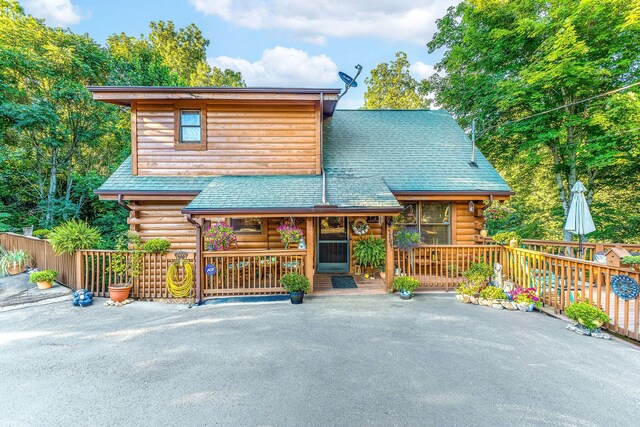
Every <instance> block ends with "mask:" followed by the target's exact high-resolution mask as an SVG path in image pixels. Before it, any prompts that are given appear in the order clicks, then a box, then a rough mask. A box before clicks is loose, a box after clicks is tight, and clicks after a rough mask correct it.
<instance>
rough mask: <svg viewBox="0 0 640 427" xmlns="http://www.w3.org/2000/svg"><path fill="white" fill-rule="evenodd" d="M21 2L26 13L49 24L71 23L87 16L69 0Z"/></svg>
mask: <svg viewBox="0 0 640 427" xmlns="http://www.w3.org/2000/svg"><path fill="white" fill-rule="evenodd" d="M22 3H23V6H24V9H25V11H26V12H27V13H29V14H31V15H33V16H36V17H38V18H44V19H46V20H47V23H48V24H50V25H59V26H68V25H73V24H77V23H78V22H80V21H82V20H83V19H87V18H88V17H89V16H88V14H85V13H83V12H82V11H81V10H80V8H78V6H76V5H74V4H73V3H71V0H25V1H23V2H22Z"/></svg>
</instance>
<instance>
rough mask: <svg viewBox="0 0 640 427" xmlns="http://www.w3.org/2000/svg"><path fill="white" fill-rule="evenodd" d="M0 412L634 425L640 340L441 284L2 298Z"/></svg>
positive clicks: (245, 420) (89, 417) (187, 421)
mask: <svg viewBox="0 0 640 427" xmlns="http://www.w3.org/2000/svg"><path fill="white" fill-rule="evenodd" d="M0 366H1V367H2V375H0V425H63V426H69V425H91V426H134V425H152V426H163V425H198V426H205V425H286V426H289V425H323V426H324V425H384V426H389V425H439V426H440V425H488V424H491V425H554V426H555V425H568V426H569V425H571V426H591V425H603V426H604V425H607V426H611V425H615V426H623V425H637V421H638V414H640V351H638V349H637V348H636V347H634V346H632V345H629V344H626V343H622V342H617V341H604V340H598V339H594V338H587V337H581V336H578V335H576V334H574V333H571V332H569V331H566V330H565V323H564V322H563V321H561V320H558V319H554V318H551V317H548V316H545V315H543V314H539V313H520V312H507V311H504V310H494V309H490V308H485V307H477V306H471V305H464V304H459V303H456V302H455V301H454V299H453V296H452V295H420V296H418V297H417V298H416V299H415V300H413V301H409V302H402V301H400V300H399V299H398V298H397V297H396V296H392V295H378V296H354V297H346V296H340V297H316V298H309V299H308V301H306V302H305V304H303V305H301V306H293V305H291V304H288V303H271V304H242V305H228V304H224V305H214V306H203V307H197V308H192V309H186V308H184V306H173V305H164V304H159V303H143V302H136V303H134V304H131V305H128V306H125V307H121V308H113V307H103V306H102V305H101V304H96V305H94V306H92V307H89V308H85V309H80V308H76V307H73V306H71V304H70V303H56V304H50V305H46V306H36V307H31V308H26V309H23V310H15V311H11V312H5V313H0Z"/></svg>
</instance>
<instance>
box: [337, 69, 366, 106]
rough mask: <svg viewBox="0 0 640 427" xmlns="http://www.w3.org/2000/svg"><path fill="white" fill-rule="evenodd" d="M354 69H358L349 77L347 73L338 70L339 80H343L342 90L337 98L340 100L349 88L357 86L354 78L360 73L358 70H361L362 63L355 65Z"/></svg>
mask: <svg viewBox="0 0 640 427" xmlns="http://www.w3.org/2000/svg"><path fill="white" fill-rule="evenodd" d="M356 70H358V72H357V73H356V75H355V77H351V76H350V75H348V74H347V73H343V72H342V71H339V72H338V77H340V80H342V81H343V82H344V92H342V93H341V94H340V95H339V96H338V100H340V98H342V97H343V96H344V95H345V94H346V93H347V92H348V91H349V89H350V88H352V87H358V82H356V79H357V78H358V76H359V75H360V72H361V71H362V65H360V64H358V65H356Z"/></svg>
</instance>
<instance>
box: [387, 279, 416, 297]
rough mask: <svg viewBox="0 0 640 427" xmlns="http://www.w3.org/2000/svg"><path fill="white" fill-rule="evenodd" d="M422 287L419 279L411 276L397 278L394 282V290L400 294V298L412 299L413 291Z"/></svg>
mask: <svg viewBox="0 0 640 427" xmlns="http://www.w3.org/2000/svg"><path fill="white" fill-rule="evenodd" d="M419 287H420V282H419V281H418V279H415V278H413V277H409V276H402V277H396V278H395V279H394V280H393V288H394V289H395V290H397V291H398V292H399V293H400V298H401V299H404V300H408V299H411V297H412V296H413V291H414V290H416V289H417V288H419Z"/></svg>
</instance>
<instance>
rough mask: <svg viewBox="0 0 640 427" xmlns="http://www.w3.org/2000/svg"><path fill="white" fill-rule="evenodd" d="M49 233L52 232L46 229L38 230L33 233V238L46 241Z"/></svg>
mask: <svg viewBox="0 0 640 427" xmlns="http://www.w3.org/2000/svg"><path fill="white" fill-rule="evenodd" d="M49 233H50V231H49V230H47V229H46V228H40V229H38V230H33V233H31V235H32V236H33V237H38V238H40V239H46V238H47V236H48V235H49Z"/></svg>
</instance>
